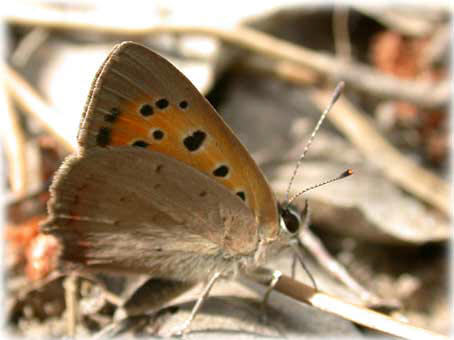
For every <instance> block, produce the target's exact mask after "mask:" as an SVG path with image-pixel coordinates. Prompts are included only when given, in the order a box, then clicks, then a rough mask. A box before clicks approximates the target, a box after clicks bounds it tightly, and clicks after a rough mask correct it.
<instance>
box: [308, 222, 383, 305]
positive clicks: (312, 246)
mask: <svg viewBox="0 0 454 340" xmlns="http://www.w3.org/2000/svg"><path fill="white" fill-rule="evenodd" d="M300 240H301V243H302V245H303V246H304V248H305V249H307V250H308V251H309V252H310V253H311V254H312V256H313V257H314V258H315V259H316V260H317V262H319V263H320V265H321V266H322V268H324V269H325V270H327V271H328V272H329V273H330V274H331V275H333V276H334V277H335V278H336V279H337V280H339V281H340V282H342V283H343V284H344V285H345V286H347V287H348V288H350V289H351V291H352V292H354V293H355V294H358V295H359V297H360V298H361V300H363V301H365V302H366V303H367V304H368V305H369V306H370V305H383V304H386V302H384V301H383V299H381V298H379V297H378V296H377V295H375V294H373V293H372V292H370V291H369V290H367V289H366V288H364V287H363V286H362V285H361V284H360V283H359V282H358V281H356V280H355V279H354V278H353V277H352V276H351V275H350V274H349V273H348V271H347V270H346V269H345V267H344V266H343V265H342V264H340V263H339V262H338V261H337V260H336V259H335V258H334V257H333V256H331V254H330V253H329V252H328V251H327V250H326V248H325V246H324V245H323V243H322V242H321V241H320V239H319V238H318V237H317V236H316V235H315V234H314V233H313V232H312V231H311V230H310V229H307V230H305V231H304V232H303V233H301V234H300Z"/></svg>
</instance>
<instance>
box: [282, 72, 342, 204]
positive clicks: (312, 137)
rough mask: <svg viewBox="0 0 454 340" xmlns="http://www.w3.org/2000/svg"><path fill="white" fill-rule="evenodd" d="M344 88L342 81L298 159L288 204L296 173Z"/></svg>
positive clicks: (289, 185)
mask: <svg viewBox="0 0 454 340" xmlns="http://www.w3.org/2000/svg"><path fill="white" fill-rule="evenodd" d="M344 87H345V82H343V81H341V82H339V83H338V84H337V86H336V89H335V90H334V94H333V96H332V98H331V100H330V102H329V104H328V106H327V107H326V109H325V110H324V111H323V113H322V115H321V116H320V119H319V120H318V122H317V125H315V128H314V130H313V131H312V134H311V136H310V137H309V140H308V141H307V143H306V145H305V146H304V150H303V153H302V154H301V156H300V158H299V159H298V162H297V163H296V166H295V170H293V174H292V177H291V178H290V182H289V184H288V187H287V192H286V198H287V199H286V201H287V202H289V195H290V189H291V188H292V184H293V182H294V180H295V176H296V173H297V172H298V169H299V167H300V165H301V162H302V161H303V159H304V157H305V156H306V153H307V150H309V148H310V146H311V144H312V141H313V140H314V137H315V135H316V134H317V132H318V130H319V129H320V126H321V125H322V123H323V121H324V120H325V117H326V115H327V114H328V112H329V111H330V110H331V108H332V107H333V105H334V103H335V102H336V101H337V100H338V99H339V97H340V95H341V93H342V91H343V90H344ZM306 191H307V190H306ZM298 196H299V195H298ZM295 198H296V197H295Z"/></svg>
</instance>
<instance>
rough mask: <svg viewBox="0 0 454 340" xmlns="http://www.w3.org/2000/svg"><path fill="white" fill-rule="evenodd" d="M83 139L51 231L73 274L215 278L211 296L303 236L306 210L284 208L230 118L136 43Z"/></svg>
mask: <svg viewBox="0 0 454 340" xmlns="http://www.w3.org/2000/svg"><path fill="white" fill-rule="evenodd" d="M78 143H79V150H78V153H77V154H75V155H72V156H69V157H68V158H67V159H66V160H65V161H64V163H63V165H62V166H61V168H60V169H59V171H58V172H57V174H56V176H55V178H54V181H53V184H52V186H51V199H50V202H49V218H48V220H47V221H46V223H45V224H44V226H43V230H44V232H46V233H51V234H53V235H55V236H57V237H58V238H59V239H60V241H61V243H62V251H61V254H60V258H61V260H63V262H67V263H69V264H72V266H73V267H77V266H80V267H81V268H82V269H83V270H87V269H88V270H101V271H114V272H133V273H140V274H144V273H146V274H148V275H150V276H152V277H157V278H164V279H172V280H176V281H181V282H197V281H201V280H205V279H210V278H211V280H210V282H209V286H208V288H207V289H208V290H209V287H211V285H212V284H213V283H214V281H216V279H217V278H218V277H219V276H233V275H235V273H237V272H239V271H243V270H246V271H248V270H250V269H252V268H255V267H257V266H258V265H260V264H261V263H263V261H264V260H265V258H266V256H265V255H266V254H267V253H269V252H271V250H272V249H273V248H274V249H278V248H280V247H282V246H284V245H287V244H288V241H289V239H290V238H291V237H292V236H293V235H295V234H296V233H297V232H298V228H299V225H300V216H299V215H300V214H299V213H297V212H295V211H293V210H292V209H291V208H290V206H289V205H288V204H287V203H284V204H278V203H277V201H276V199H275V197H274V195H273V193H272V191H271V189H270V186H269V184H268V183H267V181H266V179H265V177H264V175H263V174H262V172H261V171H260V169H259V168H258V166H257V165H256V163H255V162H254V160H253V159H252V157H251V156H250V154H249V153H248V151H247V150H246V149H245V147H244V146H243V145H242V144H241V143H240V142H239V140H238V139H237V138H236V137H235V135H234V133H233V132H232V131H231V130H230V128H229V127H228V126H227V125H226V124H225V123H224V121H223V120H222V118H221V117H220V116H219V115H218V113H217V112H216V111H215V110H214V109H213V107H212V106H211V105H210V104H209V103H208V101H207V100H206V99H205V98H204V97H203V96H202V95H201V94H200V93H199V92H198V91H197V89H196V88H195V87H194V86H193V85H192V84H191V83H190V81H189V80H188V79H187V78H186V77H185V76H184V75H182V74H181V73H180V72H179V71H178V70H177V69H176V68H175V67H174V66H172V65H171V64H170V63H169V62H168V61H166V60H165V59H164V58H162V57H160V56H159V55H157V54H156V53H154V52H152V51H151V50H149V49H148V48H146V47H144V46H141V45H138V44H136V43H133V42H124V43H121V44H119V45H117V46H116V47H115V48H114V49H113V50H112V52H111V53H110V55H109V56H108V57H107V59H106V60H105V62H104V63H103V65H102V66H101V68H100V69H99V71H98V73H97V74H96V77H95V80H94V82H93V84H92V87H91V91H90V94H89V97H88V101H87V104H86V107H85V111H84V114H83V116H82V120H81V124H80V130H79V133H78ZM198 305H200V304H198ZM194 314H195V313H194Z"/></svg>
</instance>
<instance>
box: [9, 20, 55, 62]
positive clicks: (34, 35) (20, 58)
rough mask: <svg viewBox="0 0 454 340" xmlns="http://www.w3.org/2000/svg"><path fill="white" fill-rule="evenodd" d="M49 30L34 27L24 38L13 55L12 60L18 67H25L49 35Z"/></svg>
mask: <svg viewBox="0 0 454 340" xmlns="http://www.w3.org/2000/svg"><path fill="white" fill-rule="evenodd" d="M49 34H50V33H49V31H48V30H47V29H44V28H40V27H38V28H34V29H32V30H31V31H30V32H29V33H27V35H26V36H25V37H24V38H22V39H21V40H20V41H19V43H18V45H17V47H16V49H15V50H14V52H13V53H12V55H11V62H12V64H13V65H15V66H17V67H24V66H25V65H26V64H27V63H28V61H29V60H30V57H31V56H32V55H33V53H35V51H36V50H37V49H38V48H39V47H40V46H41V45H42V44H43V43H44V42H45V41H46V39H47V38H48V37H49Z"/></svg>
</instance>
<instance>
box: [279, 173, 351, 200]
mask: <svg viewBox="0 0 454 340" xmlns="http://www.w3.org/2000/svg"><path fill="white" fill-rule="evenodd" d="M351 175H353V170H352V169H347V170H345V171H344V172H343V173H341V174H340V175H339V176H337V177H335V178H331V179H329V180H327V181H324V182H322V183H319V184H316V185H313V186H311V187H309V188H306V189H304V190H301V191H300V192H299V193H297V194H295V195H293V196H292V197H291V198H290V199H288V200H287V204H290V203H292V202H293V201H294V200H295V199H296V198H298V197H299V196H301V195H302V194H304V193H305V192H308V191H309V190H312V189H315V188H318V187H321V186H323V185H325V184H328V183H331V182H335V181H338V180H340V179H342V178H345V177H348V176H351Z"/></svg>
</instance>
